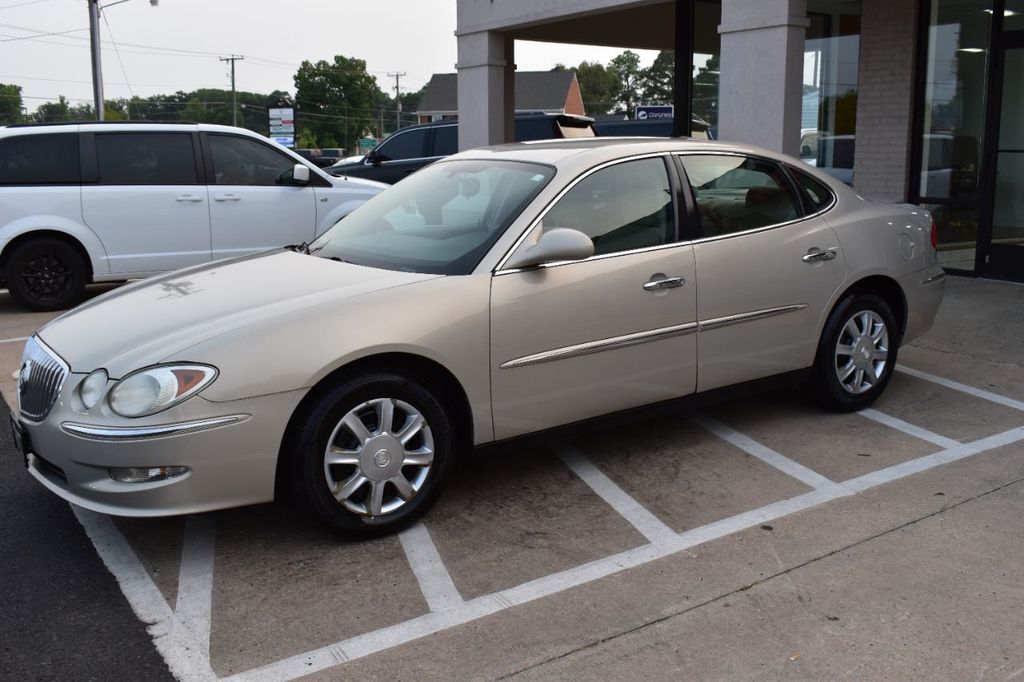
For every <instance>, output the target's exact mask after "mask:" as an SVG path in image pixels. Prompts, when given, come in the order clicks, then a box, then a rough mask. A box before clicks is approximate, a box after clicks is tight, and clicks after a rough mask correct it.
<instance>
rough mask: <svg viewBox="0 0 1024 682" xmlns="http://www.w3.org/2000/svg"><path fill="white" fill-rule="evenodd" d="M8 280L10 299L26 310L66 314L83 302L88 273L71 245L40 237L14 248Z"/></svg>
mask: <svg viewBox="0 0 1024 682" xmlns="http://www.w3.org/2000/svg"><path fill="white" fill-rule="evenodd" d="M5 278H6V279H7V289H8V291H10V292H11V296H12V297H13V298H14V300H15V301H17V302H18V303H20V304H21V305H23V306H24V307H26V308H29V309H30V310H38V311H49V310H63V309H65V308H70V307H71V306H73V305H75V304H77V303H78V302H79V301H81V300H82V294H83V292H84V291H85V285H86V284H87V283H88V279H89V270H88V267H87V266H86V263H85V260H84V259H83V258H82V256H81V254H80V253H79V252H78V250H77V249H76V248H75V247H73V246H72V245H71V244H68V243H67V242H66V241H63V240H61V239H56V238H54V237H38V238H35V239H30V240H29V241H26V242H23V243H21V244H19V245H18V246H16V247H15V248H14V251H12V252H11V255H10V257H9V258H8V259H7V267H6V268H5Z"/></svg>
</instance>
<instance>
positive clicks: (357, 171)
mask: <svg viewBox="0 0 1024 682" xmlns="http://www.w3.org/2000/svg"><path fill="white" fill-rule="evenodd" d="M562 137H595V133H594V120H593V119H591V118H587V117H585V116H573V115H569V114H524V115H520V116H516V142H526V141H527V140H550V139H554V138H562ZM458 150H459V124H458V121H456V120H454V119H450V120H443V121H434V122H433V123H424V124H421V125H415V126H409V127H408V128H402V129H401V130H399V131H398V132H396V133H395V134H393V135H391V136H390V137H388V138H387V139H386V140H384V141H383V142H381V143H380V144H379V145H377V146H376V147H374V148H373V149H371V150H370V152H369V153H368V154H367V155H366V156H364V157H363V158H362V159H361V160H359V161H354V162H352V163H344V164H337V165H334V166H331V167H330V168H325V169H324V170H326V171H327V172H328V173H330V174H331V175H336V176H348V177H356V178H366V179H368V180H377V181H379V182H386V183H388V184H392V185H393V184H395V183H396V182H398V181H399V180H401V179H402V178H404V177H405V176H407V175H409V174H410V173H414V172H416V171H418V170H419V169H420V168H423V167H424V166H429V165H430V164H432V163H434V162H435V161H437V160H438V159H441V158H443V157H445V156H448V155H449V154H454V153H455V152H457V151H458Z"/></svg>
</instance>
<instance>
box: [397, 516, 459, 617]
mask: <svg viewBox="0 0 1024 682" xmlns="http://www.w3.org/2000/svg"><path fill="white" fill-rule="evenodd" d="M398 539H399V540H401V542H402V549H404V550H405V558H406V559H408V561H409V566H410V567H411V568H412V572H413V574H415V575H416V580H417V581H419V584H420V591H422V592H423V598H424V599H426V600H427V607H428V608H429V609H430V610H431V611H446V610H448V609H451V608H454V607H456V606H458V605H460V604H462V603H463V599H462V595H460V594H459V590H458V589H456V587H455V583H454V582H452V577H451V575H449V573H448V569H447V568H445V566H444V562H443V561H441V555H440V554H438V552H437V547H436V546H435V545H434V540H433V539H432V538H431V537H430V532H429V531H427V527H426V526H424V525H423V524H422V523H417V524H416V525H415V526H412V527H411V528H408V529H406V530H404V531H402V532H401V533H399V534H398Z"/></svg>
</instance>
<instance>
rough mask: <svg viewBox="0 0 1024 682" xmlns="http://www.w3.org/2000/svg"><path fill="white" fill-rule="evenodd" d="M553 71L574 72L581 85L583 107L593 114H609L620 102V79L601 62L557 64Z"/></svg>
mask: <svg viewBox="0 0 1024 682" xmlns="http://www.w3.org/2000/svg"><path fill="white" fill-rule="evenodd" d="M551 70H552V71H572V72H574V73H575V74H576V80H577V81H578V82H579V84H580V95H581V96H582V97H583V106H584V107H586V109H587V111H589V112H590V113H592V114H607V113H608V112H610V111H612V110H613V109H615V106H616V104H618V100H619V86H620V83H619V77H618V75H617V74H616V73H615V72H614V71H612V70H611V69H608V68H605V65H604V64H601V63H600V62H587V61H583V62H580V65H579V66H572V67H566V66H565V65H563V64H556V65H555V68H553V69H551Z"/></svg>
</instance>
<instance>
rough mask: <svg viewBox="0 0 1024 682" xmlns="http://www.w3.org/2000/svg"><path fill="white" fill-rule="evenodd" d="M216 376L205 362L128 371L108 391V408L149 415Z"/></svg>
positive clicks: (128, 413) (174, 402)
mask: <svg viewBox="0 0 1024 682" xmlns="http://www.w3.org/2000/svg"><path fill="white" fill-rule="evenodd" d="M216 378H217V370H216V369H215V368H213V367H208V366H206V365H162V366H159V367H149V368H147V369H142V370H139V371H138V372H134V373H132V374H129V375H128V376H126V377H125V378H124V379H121V380H120V381H119V382H117V383H116V384H115V385H114V388H112V389H111V390H110V399H109V402H110V409H111V410H113V411H114V412H115V413H116V414H119V415H120V416H122V417H148V416H149V415H151V414H156V413H157V412H162V411H163V410H166V409H168V408H170V407H173V406H175V405H177V404H178V403H180V402H182V401H184V400H187V399H189V398H190V397H192V396H193V395H195V394H196V393H198V392H199V391H201V390H203V389H204V388H206V386H208V385H209V384H210V382H212V381H213V380H214V379H216Z"/></svg>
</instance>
